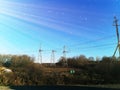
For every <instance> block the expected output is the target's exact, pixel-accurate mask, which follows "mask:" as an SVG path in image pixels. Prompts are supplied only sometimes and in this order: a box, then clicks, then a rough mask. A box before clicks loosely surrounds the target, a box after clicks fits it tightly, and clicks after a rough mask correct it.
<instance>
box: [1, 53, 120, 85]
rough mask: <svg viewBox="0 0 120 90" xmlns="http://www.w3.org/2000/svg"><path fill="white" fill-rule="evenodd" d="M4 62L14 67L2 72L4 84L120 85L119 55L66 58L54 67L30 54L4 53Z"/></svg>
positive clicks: (9, 66)
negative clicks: (65, 64)
mask: <svg viewBox="0 0 120 90" xmlns="http://www.w3.org/2000/svg"><path fill="white" fill-rule="evenodd" d="M65 60H66V62H67V64H68V66H67V67H65V66H64V63H66V62H65ZM0 65H1V66H3V67H7V68H9V69H11V70H12V73H3V74H0V85H61V84H62V85H63V84H64V85H71V84H72V85H73V84H82V85H83V84H84V85H90V84H96V85H97V84H120V77H119V76H120V71H119V70H120V61H119V58H116V57H105V56H104V57H103V58H101V59H99V60H98V58H96V60H95V59H94V58H93V57H89V58H87V57H85V56H84V55H80V56H78V57H73V58H67V59H65V58H64V57H62V58H60V60H59V62H57V64H56V67H50V66H44V65H41V64H39V63H35V62H34V58H32V57H30V56H27V55H21V56H19V55H7V56H5V55H3V56H2V55H0ZM59 68H60V69H59ZM70 70H74V71H75V73H72V74H71V73H70Z"/></svg>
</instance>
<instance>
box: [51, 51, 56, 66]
mask: <svg viewBox="0 0 120 90" xmlns="http://www.w3.org/2000/svg"><path fill="white" fill-rule="evenodd" d="M55 52H56V51H55V50H52V53H51V64H52V65H53V64H54V65H55Z"/></svg>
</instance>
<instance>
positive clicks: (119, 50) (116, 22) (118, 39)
mask: <svg viewBox="0 0 120 90" xmlns="http://www.w3.org/2000/svg"><path fill="white" fill-rule="evenodd" d="M113 26H115V27H116V35H117V46H116V49H115V51H114V54H113V57H115V54H116V52H117V50H118V53H119V57H120V38H119V31H118V26H120V25H118V19H117V18H116V17H114V25H113Z"/></svg>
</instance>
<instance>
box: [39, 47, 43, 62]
mask: <svg viewBox="0 0 120 90" xmlns="http://www.w3.org/2000/svg"><path fill="white" fill-rule="evenodd" d="M42 51H43V50H42V49H41V46H40V49H39V55H38V61H39V63H41V64H42Z"/></svg>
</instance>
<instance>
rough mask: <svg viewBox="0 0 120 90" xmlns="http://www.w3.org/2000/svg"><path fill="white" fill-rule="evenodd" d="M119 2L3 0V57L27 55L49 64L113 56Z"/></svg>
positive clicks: (0, 23) (0, 1) (0, 8)
mask: <svg viewBox="0 0 120 90" xmlns="http://www.w3.org/2000/svg"><path fill="white" fill-rule="evenodd" d="M119 6H120V0H0V41H1V42H0V54H28V55H31V56H32V55H33V56H35V57H36V61H37V57H38V50H39V48H40V45H41V47H42V50H43V52H42V55H43V62H50V58H51V57H50V56H51V50H56V53H55V56H56V61H57V60H58V59H59V58H60V57H61V56H62V55H63V54H62V51H63V46H64V45H65V46H66V50H67V51H68V53H67V57H72V56H78V55H81V54H84V55H86V56H87V57H90V56H93V57H96V56H100V57H102V56H112V55H113V52H114V49H115V47H116V42H117V40H116V32H115V27H114V26H112V25H113V20H114V18H113V17H114V16H117V18H118V19H120V10H119Z"/></svg>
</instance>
